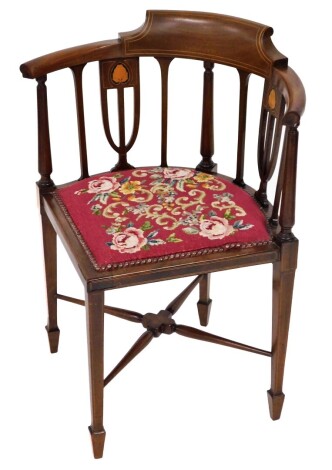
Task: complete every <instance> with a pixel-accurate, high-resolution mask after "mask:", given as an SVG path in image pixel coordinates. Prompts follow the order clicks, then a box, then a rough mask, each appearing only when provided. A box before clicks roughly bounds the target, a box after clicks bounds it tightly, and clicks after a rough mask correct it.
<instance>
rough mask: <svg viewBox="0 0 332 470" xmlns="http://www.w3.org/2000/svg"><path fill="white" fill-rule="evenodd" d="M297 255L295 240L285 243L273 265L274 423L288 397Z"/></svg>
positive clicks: (271, 393) (271, 405)
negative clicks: (286, 371)
mask: <svg viewBox="0 0 332 470" xmlns="http://www.w3.org/2000/svg"><path fill="white" fill-rule="evenodd" d="M297 252H298V242H297V240H296V239H294V240H293V241H290V242H285V243H283V244H282V246H281V258H280V261H278V262H276V263H274V265H273V307H272V308H273V312H272V359H271V388H270V390H269V391H268V401H269V408H270V416H271V418H272V419H273V420H277V419H279V418H280V415H281V411H282V406H283V403H284V398H285V395H284V393H283V391H282V385H283V378H284V369H285V359H286V350H287V341H288V330H289V322H290V314H291V307H292V296H293V286H294V277H295V269H296V263H297Z"/></svg>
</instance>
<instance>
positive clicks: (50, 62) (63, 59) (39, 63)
mask: <svg viewBox="0 0 332 470" xmlns="http://www.w3.org/2000/svg"><path fill="white" fill-rule="evenodd" d="M121 55H122V54H121V45H120V40H119V39H112V40H107V41H99V42H93V43H90V44H84V45H82V46H77V47H70V48H68V49H63V50H62V51H57V52H53V53H51V54H47V55H44V56H41V57H38V58H37V59H33V60H30V61H29V62H25V63H24V64H22V65H21V67H20V71H21V72H22V75H23V77H24V78H38V77H41V76H43V75H47V74H48V73H51V72H55V71H56V70H61V69H64V68H66V67H74V66H75V65H80V64H84V63H86V62H93V61H95V60H103V59H112V58H116V57H121Z"/></svg>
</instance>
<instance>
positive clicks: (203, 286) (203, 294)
mask: <svg viewBox="0 0 332 470" xmlns="http://www.w3.org/2000/svg"><path fill="white" fill-rule="evenodd" d="M210 276H211V274H209V273H208V274H204V275H203V277H202V279H201V281H200V283H199V301H198V302H197V309H198V316H199V321H200V324H201V325H202V326H207V325H208V323H209V318H210V311H211V304H212V300H211V299H210Z"/></svg>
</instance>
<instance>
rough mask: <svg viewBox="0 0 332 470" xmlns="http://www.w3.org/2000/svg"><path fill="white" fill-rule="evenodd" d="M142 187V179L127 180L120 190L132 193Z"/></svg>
mask: <svg viewBox="0 0 332 470" xmlns="http://www.w3.org/2000/svg"><path fill="white" fill-rule="evenodd" d="M140 189H141V182H140V181H126V183H124V184H123V185H122V186H121V188H120V189H119V191H120V192H121V193H122V194H132V193H134V192H135V191H139V190H140Z"/></svg>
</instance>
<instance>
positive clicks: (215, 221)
mask: <svg viewBox="0 0 332 470" xmlns="http://www.w3.org/2000/svg"><path fill="white" fill-rule="evenodd" d="M199 228H200V229H201V231H200V232H199V235H201V236H202V237H207V238H208V239H209V240H221V239H222V238H224V237H227V236H228V235H230V234H231V233H232V232H233V231H234V229H233V227H232V226H231V225H228V220H227V219H223V218H221V217H217V216H212V217H211V219H205V220H203V222H201V224H200V227H199Z"/></svg>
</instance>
